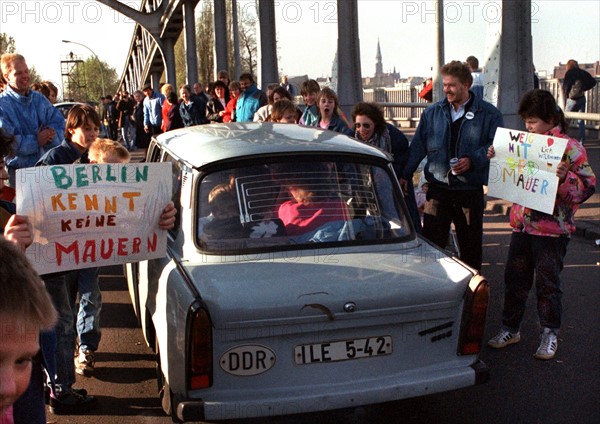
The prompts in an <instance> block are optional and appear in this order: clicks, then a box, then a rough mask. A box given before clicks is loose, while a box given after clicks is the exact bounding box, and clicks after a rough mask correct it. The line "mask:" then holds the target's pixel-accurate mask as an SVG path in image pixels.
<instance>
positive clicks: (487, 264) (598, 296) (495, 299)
mask: <svg viewBox="0 0 600 424" xmlns="http://www.w3.org/2000/svg"><path fill="white" fill-rule="evenodd" d="M588 154H589V155H590V162H591V163H592V167H593V168H594V169H595V170H596V172H597V174H600V143H598V141H596V142H594V143H592V145H590V146H589V148H588ZM584 206H585V208H584V209H583V210H582V214H581V215H582V216H581V220H582V221H583V222H584V223H585V225H586V226H587V227H589V228H588V229H590V228H591V230H590V231H588V232H587V234H588V236H589V235H590V234H597V232H596V233H594V231H595V230H596V229H597V228H598V220H599V219H600V216H599V215H600V195H599V194H596V195H595V196H594V197H593V198H592V199H590V201H588V202H587V203H586V204H585V205H584ZM498 211H500V213H488V214H486V217H485V234H484V266H483V269H482V273H483V274H484V275H485V276H486V277H487V278H488V280H489V281H490V284H491V298H490V307H489V310H488V323H487V328H486V340H487V338H489V337H491V336H492V335H493V334H494V333H495V332H496V331H497V330H498V328H499V323H500V315H501V305H502V293H503V277H502V276H503V270H504V261H505V258H506V254H507V247H508V241H509V235H510V229H509V227H508V224H507V221H508V219H507V217H506V216H505V215H504V213H503V211H502V209H501V208H496V209H495V210H494V212H498ZM594 241H595V240H594V238H590V237H587V238H586V237H585V234H584V233H581V234H580V235H578V236H576V237H573V239H572V240H571V242H570V244H569V247H568V253H567V257H566V261H565V263H566V266H565V269H564V270H563V272H562V281H563V291H564V297H563V307H564V320H563V328H562V330H561V333H560V335H559V347H558V352H557V355H556V357H555V358H554V359H553V360H551V361H539V360H536V359H534V358H533V353H534V352H535V350H536V348H537V344H538V338H537V335H538V321H537V313H536V311H535V299H534V297H533V296H530V299H529V304H528V309H527V312H526V315H525V321H524V324H523V328H522V332H521V334H522V340H521V342H520V343H518V344H516V345H512V346H509V347H508V348H506V349H503V350H493V349H490V348H487V347H485V348H484V350H483V352H482V354H481V359H483V360H484V361H485V362H486V363H487V364H488V365H489V367H490V369H491V379H490V381H489V382H488V383H486V384H483V385H480V386H475V387H470V388H467V389H462V390H457V391H452V392H446V393H442V394H437V395H431V396H427V397H422V398H418V399H412V400H406V401H399V402H393V403H386V404H378V405H372V406H367V407H360V408H356V409H345V410H340V411H334V412H328V413H320V414H309V415H303V416H287V417H277V418H272V419H268V420H265V419H261V420H244V421H239V422H238V423H239V424H242V423H243V424H250V423H252V424H255V423H265V422H267V423H277V424H283V423H286V424H287V423H299V424H308V423H351V424H383V423H385V424H389V423H440V424H445V423H448V424H450V423H502V424H503V423H506V424H513V423H544V424H559V423H577V424H588V423H589V424H592V423H593V424H596V423H600V359H599V358H600V308H599V307H598V305H600V284H599V283H598V282H599V281H600V265H599V264H600V247H596V246H595V244H594ZM101 287H102V290H103V297H104V306H103V310H102V317H101V319H102V321H101V322H102V326H103V329H104V330H103V336H102V342H101V347H100V351H99V352H98V354H97V361H98V362H97V366H96V371H95V374H94V376H93V377H92V378H84V377H80V376H78V377H77V378H78V382H77V384H78V386H80V387H84V388H86V389H87V390H88V391H89V392H90V393H91V394H93V395H96V396H98V398H99V405H98V407H97V409H96V410H94V411H91V412H90V413H88V414H86V415H82V416H55V415H52V414H50V413H48V422H49V423H60V424H62V423H77V424H87V423H98V424H103V423H106V424H109V423H110V424H112V423H126V424H129V423H140V424H141V423H148V424H150V423H152V424H153V423H169V422H171V420H170V418H168V417H165V416H164V415H163V413H162V410H161V408H160V404H159V401H158V396H157V386H156V380H155V372H154V357H153V355H152V352H151V350H150V349H149V348H147V347H146V346H145V343H144V340H143V336H142V333H141V330H140V329H139V328H138V327H137V322H136V319H135V317H134V315H133V310H132V308H131V305H130V303H129V297H128V293H127V286H126V283H125V280H124V278H123V275H122V269H121V268H119V267H113V268H108V269H104V270H103V272H102V279H101Z"/></svg>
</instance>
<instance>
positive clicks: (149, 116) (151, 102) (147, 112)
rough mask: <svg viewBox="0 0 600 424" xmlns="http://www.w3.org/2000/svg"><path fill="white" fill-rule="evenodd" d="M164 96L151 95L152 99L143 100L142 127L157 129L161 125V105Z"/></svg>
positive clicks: (155, 93)
mask: <svg viewBox="0 0 600 424" xmlns="http://www.w3.org/2000/svg"><path fill="white" fill-rule="evenodd" d="M164 101H165V96H163V95H162V94H159V93H157V92H156V91H155V92H154V93H152V98H148V97H146V98H145V99H144V125H147V126H149V127H150V126H155V127H159V128H160V126H161V125H162V104H163V102H164Z"/></svg>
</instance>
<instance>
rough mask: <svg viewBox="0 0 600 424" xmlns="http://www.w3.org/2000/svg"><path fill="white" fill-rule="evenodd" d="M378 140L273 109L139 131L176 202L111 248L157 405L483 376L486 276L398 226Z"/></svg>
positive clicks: (383, 389)
mask: <svg viewBox="0 0 600 424" xmlns="http://www.w3.org/2000/svg"><path fill="white" fill-rule="evenodd" d="M390 159H391V158H390V157H389V156H388V155H386V154H384V153H382V152H381V151H379V150H377V149H375V148H373V147H370V146H367V145H365V144H362V143H360V142H358V141H356V140H353V139H351V138H349V137H346V136H344V135H340V134H338V133H334V132H330V131H324V130H321V129H317V128H306V127H301V126H297V125H289V124H270V123H263V124H258V123H248V124H222V125H221V124H215V125H203V126H195V127H191V128H186V129H181V130H176V131H172V132H168V133H166V134H162V135H159V136H158V137H157V138H156V139H153V140H152V142H151V145H150V147H149V150H148V154H147V158H146V160H147V161H163V162H171V163H172V165H173V167H172V169H173V193H174V195H173V200H174V202H175V204H176V207H177V208H178V212H179V213H178V220H177V223H176V226H175V229H174V230H173V231H171V232H170V233H169V240H168V251H167V254H168V256H167V257H166V258H164V259H163V260H152V261H146V262H139V263H132V264H128V265H127V280H128V285H129V291H130V294H131V299H132V303H133V305H134V309H135V312H136V314H137V316H138V318H139V321H140V323H141V326H142V329H143V332H144V335H145V338H146V341H147V342H148V344H149V346H150V347H152V348H153V349H156V354H157V363H158V364H157V365H158V366H157V370H158V371H157V373H158V382H159V387H160V396H161V399H162V406H163V409H164V410H165V412H167V413H168V414H170V415H171V416H172V417H173V419H174V420H175V421H183V422H185V421H199V420H208V421H213V420H222V419H236V418H244V417H260V416H273V415H287V414H295V413H304V412H310V411H322V410H330V409H338V408H346V407H354V406H358V405H366V404H373V403H379V402H387V401H392V400H397V399H403V398H410V397H416V396H421V395H426V394H432V393H436V392H441V391H447V390H453V389H457V388H460V387H465V386H470V385H474V384H478V383H481V382H484V381H486V380H487V378H488V375H489V372H488V368H487V366H486V365H485V364H484V363H482V362H481V361H479V360H478V354H479V351H480V346H481V340H482V336H483V332H484V327H485V318H486V313H487V303H488V284H487V282H486V281H485V279H484V278H483V277H481V276H480V275H477V273H476V272H475V271H474V270H473V269H470V268H469V267H467V266H466V265H465V264H463V263H461V262H460V261H459V260H457V259H454V258H452V257H450V256H449V255H448V254H447V253H446V252H445V251H443V250H440V249H438V248H436V247H434V246H433V245H431V244H430V243H429V242H427V241H426V240H425V239H423V238H421V237H419V236H417V235H416V234H415V231H414V228H413V225H412V224H411V222H410V220H409V218H408V213H407V209H406V206H405V204H404V200H403V196H402V193H401V189H400V186H399V184H398V180H397V178H396V176H395V174H394V171H393V169H392V166H391V163H390Z"/></svg>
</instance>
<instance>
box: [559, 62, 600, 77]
mask: <svg viewBox="0 0 600 424" xmlns="http://www.w3.org/2000/svg"><path fill="white" fill-rule="evenodd" d="M579 68H581V69H583V70H584V71H587V72H589V74H590V75H591V76H593V77H595V76H599V75H600V62H598V61H596V63H580V64H579ZM566 73H567V64H564V65H563V64H562V63H560V62H559V63H558V66H555V67H554V73H553V76H552V77H553V78H555V79H564V78H565V74H566Z"/></svg>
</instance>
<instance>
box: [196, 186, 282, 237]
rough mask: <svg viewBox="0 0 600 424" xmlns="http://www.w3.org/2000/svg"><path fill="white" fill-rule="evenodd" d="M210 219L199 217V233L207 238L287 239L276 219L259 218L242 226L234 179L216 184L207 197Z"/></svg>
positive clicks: (208, 217)
mask: <svg viewBox="0 0 600 424" xmlns="http://www.w3.org/2000/svg"><path fill="white" fill-rule="evenodd" d="M208 207H209V209H210V216H207V217H204V218H200V221H199V223H198V225H199V228H198V232H199V234H203V235H204V236H206V237H207V238H208V239H211V240H218V239H240V238H265V237H274V236H284V235H285V228H284V226H283V224H282V223H281V222H280V221H279V220H277V219H274V220H272V219H257V220H255V221H252V222H250V223H248V224H247V225H244V224H242V220H241V218H240V214H241V212H240V207H239V204H238V197H237V194H236V192H235V188H234V178H233V177H232V178H231V179H230V182H229V183H223V184H218V185H216V186H215V187H214V188H213V189H212V190H211V191H210V193H209V194H208Z"/></svg>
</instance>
